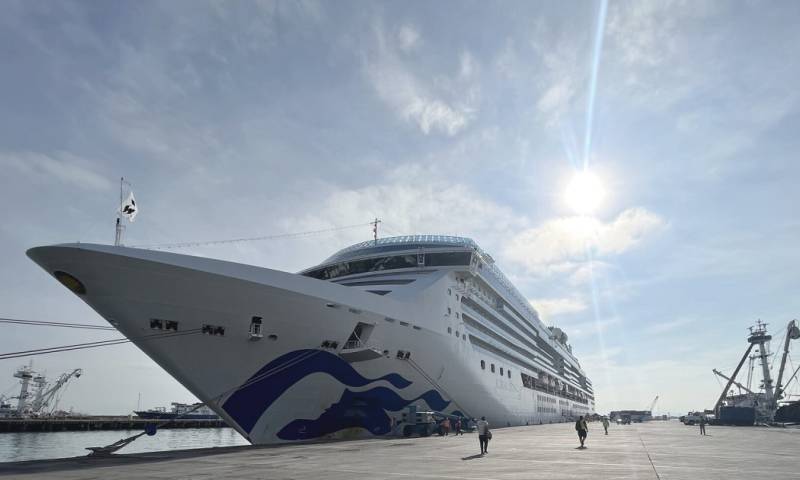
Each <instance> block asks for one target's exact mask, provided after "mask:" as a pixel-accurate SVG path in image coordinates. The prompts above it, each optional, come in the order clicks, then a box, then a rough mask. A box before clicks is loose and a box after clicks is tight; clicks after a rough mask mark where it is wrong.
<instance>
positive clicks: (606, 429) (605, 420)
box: [603, 417, 608, 435]
mask: <svg viewBox="0 0 800 480" xmlns="http://www.w3.org/2000/svg"><path fill="white" fill-rule="evenodd" d="M603 430H605V431H606V435H608V417H603Z"/></svg>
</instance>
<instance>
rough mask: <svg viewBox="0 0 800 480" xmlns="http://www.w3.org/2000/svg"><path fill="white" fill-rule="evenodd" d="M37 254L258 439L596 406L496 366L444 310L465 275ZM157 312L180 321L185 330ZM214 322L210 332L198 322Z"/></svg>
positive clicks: (541, 418) (161, 256)
mask: <svg viewBox="0 0 800 480" xmlns="http://www.w3.org/2000/svg"><path fill="white" fill-rule="evenodd" d="M28 255H29V256H30V257H31V258H32V259H33V260H34V261H35V262H36V263H38V264H39V265H40V266H41V267H42V268H44V269H45V270H46V271H48V272H50V273H51V274H53V273H54V272H67V273H68V274H69V275H70V276H72V277H73V278H75V279H78V280H79V282H80V284H81V285H80V287H84V288H85V292H80V291H79V292H78V293H79V296H80V297H81V298H82V299H83V300H84V301H85V302H86V303H88V304H89V305H90V306H91V307H92V308H94V309H95V310H96V311H97V312H98V313H99V314H100V315H102V316H103V317H104V318H105V319H106V320H108V321H109V322H110V323H111V324H112V325H114V326H115V327H116V328H117V329H119V331H120V332H121V333H122V334H124V335H125V336H126V337H128V338H129V339H131V340H132V341H133V343H135V344H136V345H137V346H138V347H139V348H140V349H141V350H142V351H144V352H145V353H146V354H147V355H148V356H149V357H150V358H152V359H153V360H154V361H155V362H156V363H158V364H159V365H160V366H162V367H163V368H164V369H165V370H166V371H167V372H168V373H169V374H170V375H172V376H173V377H174V378H175V379H177V380H178V381H179V382H180V383H181V384H182V385H184V386H185V387H186V388H187V389H189V390H190V391H191V392H192V393H193V394H195V395H196V396H197V397H198V398H199V399H200V400H201V401H203V402H204V403H206V404H207V405H208V406H209V407H211V408H212V409H213V410H214V411H215V412H217V413H218V414H219V415H220V416H221V417H222V418H224V419H225V420H226V421H227V422H228V423H229V424H230V425H231V426H233V427H234V428H236V429H237V430H238V431H239V432H240V433H241V434H242V435H243V436H245V437H246V438H247V439H248V440H250V441H251V442H253V443H258V444H263V443H278V442H287V441H298V440H308V439H314V438H321V437H334V436H335V437H356V436H364V435H384V434H388V433H390V432H391V430H392V428H393V426H394V424H395V422H396V421H397V419H399V418H400V417H401V414H402V411H404V410H405V408H406V407H407V406H409V405H417V406H418V407H419V408H421V409H425V410H428V409H429V410H435V411H444V412H448V413H453V412H455V413H457V414H459V413H460V414H464V415H467V416H469V417H480V416H486V417H487V419H488V420H489V422H490V424H492V425H495V426H506V425H520V424H526V423H531V424H533V423H540V422H544V423H548V422H553V421H560V420H563V419H565V418H566V415H565V408H566V409H568V410H569V413H570V414H578V413H580V414H584V413H591V411H592V410H593V402H591V403H588V402H585V401H584V402H583V403H580V402H569V401H565V399H564V398H562V397H559V396H557V395H549V394H548V393H547V392H544V391H537V390H532V389H529V388H524V387H523V385H522V381H521V380H520V375H519V374H518V372H519V369H518V368H515V367H514V366H511V365H508V366H506V368H507V369H508V368H511V369H512V370H513V372H514V374H513V375H510V374H509V375H503V376H502V377H501V376H499V375H497V374H494V375H490V374H487V372H486V370H485V367H484V369H482V368H481V366H480V362H481V360H483V359H487V358H488V357H487V353H486V352H485V351H483V350H481V349H480V348H479V347H477V346H475V345H474V342H473V341H471V340H472V337H471V336H470V339H467V336H466V330H467V329H466V328H461V329H460V330H461V331H463V332H465V333H464V334H462V335H461V336H459V337H455V336H454V335H452V334H448V333H447V331H446V330H445V327H444V325H451V324H453V322H452V317H451V316H450V315H443V313H442V312H445V311H448V309H449V310H451V311H456V312H457V311H461V310H460V309H461V308H462V307H461V305H460V304H459V303H458V302H456V301H455V299H454V295H452V294H450V295H448V294H447V293H446V291H448V289H453V288H455V287H457V283H456V280H455V278H454V274H453V273H447V272H440V273H441V274H436V275H427V276H424V278H421V279H419V280H418V283H417V284H416V285H415V286H414V288H415V292H417V293H418V294H417V295H412V296H406V297H403V296H402V295H400V296H391V295H376V294H374V293H369V292H367V291H365V290H363V289H361V288H353V286H344V285H340V284H337V283H333V282H329V281H321V280H318V279H316V278H310V277H307V276H303V275H299V274H291V273H286V272H281V271H276V270H270V269H265V268H258V267H252V266H247V265H241V264H235V263H230V262H224V261H219V260H213V259H207V258H199V257H191V256H186V255H177V254H171V253H163V252H154V251H147V250H139V249H131V248H123V247H112V246H102V245H89V244H67V245H58V246H50V247H38V248H34V249H31V250H29V252H28ZM62 283H63V280H62ZM68 286H69V285H68ZM73 290H74V291H77V289H76V288H75V287H74V285H73ZM253 317H261V318H263V324H262V332H261V333H262V335H263V338H260V339H258V338H256V339H254V338H251V335H250V328H251V322H252V319H253ZM153 320H158V321H161V322H167V321H169V322H177V325H176V328H177V333H172V331H171V330H161V329H160V328H159V325H156V327H155V329H154V324H153ZM359 322H360V323H362V324H367V325H374V327H371V331H370V335H369V341H368V344H369V346H370V347H371V350H369V351H366V350H365V351H363V352H362V353H363V354H364V355H366V358H364V359H361V358H356V357H357V355H358V352H355V355H356V357H352V356H351V357H350V358H349V359H346V358H343V357H347V355H345V354H344V353H343V349H344V347H345V342H346V341H347V339H348V337H349V336H350V335H351V334H352V332H353V330H354V328H355V327H356V325H357V324H359ZM173 325H174V324H173ZM462 325H463V322H462ZM161 326H165V324H164V323H162V324H161ZM217 327H222V328H224V334H222V332H221V331H219V330H217V331H215V330H214V329H215V328H217ZM203 328H205V329H206V331H207V332H208V333H209V334H203V333H197V332H199V331H200V330H201V329H203ZM451 328H452V327H451ZM215 333H216V334H215ZM162 336H163V338H162ZM334 344H335V348H333V345H334ZM374 350H377V351H378V352H380V355H379V356H378V355H377V354H375V353H374ZM351 353H352V352H351ZM406 354H408V355H406ZM398 356H399V357H402V358H398ZM406 356H408V358H406ZM373 357H377V358H373ZM354 359H355V360H362V361H353V360H354ZM348 360H349V361H348ZM496 363H498V365H502V364H503V363H502V361H501V360H497V361H496ZM492 368H494V364H492ZM509 376H510V377H511V378H509ZM548 397H549V399H548ZM559 401H561V402H562V404H561V405H560V407H561V408H560V409H555V408H548V410H546V411H545V412H546V413H543V409H542V407H543V406H546V407H554V406H556V407H558V406H559V404H558V403H557V402H559Z"/></svg>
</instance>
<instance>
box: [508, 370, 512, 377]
mask: <svg viewBox="0 0 800 480" xmlns="http://www.w3.org/2000/svg"><path fill="white" fill-rule="evenodd" d="M508 378H511V369H510V368H509V369H508Z"/></svg>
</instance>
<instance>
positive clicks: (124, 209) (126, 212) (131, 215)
mask: <svg viewBox="0 0 800 480" xmlns="http://www.w3.org/2000/svg"><path fill="white" fill-rule="evenodd" d="M119 213H120V214H122V216H124V217H126V218H127V219H128V221H130V222H133V220H134V219H136V214H137V213H139V205H137V204H136V199H135V198H133V192H130V193H129V194H128V199H127V200H125V201H124V202H123V203H122V205H120V207H119Z"/></svg>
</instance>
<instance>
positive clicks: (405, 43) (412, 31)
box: [397, 25, 420, 53]
mask: <svg viewBox="0 0 800 480" xmlns="http://www.w3.org/2000/svg"><path fill="white" fill-rule="evenodd" d="M397 40H398V42H399V43H400V45H399V46H400V50H402V51H404V52H406V53H408V52H410V51H412V50H414V49H415V48H417V46H418V45H419V43H420V35H419V31H418V30H417V29H416V28H414V26H413V25H403V26H402V27H400V30H398V31H397Z"/></svg>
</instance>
